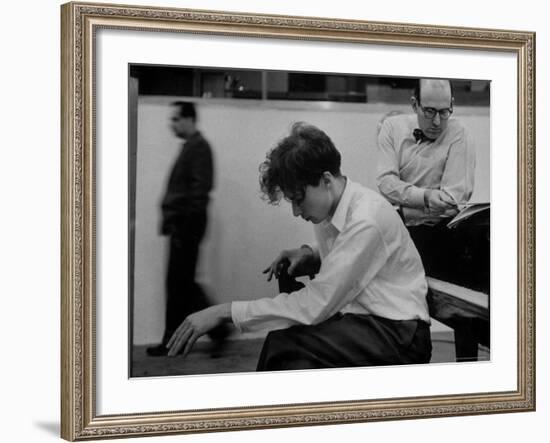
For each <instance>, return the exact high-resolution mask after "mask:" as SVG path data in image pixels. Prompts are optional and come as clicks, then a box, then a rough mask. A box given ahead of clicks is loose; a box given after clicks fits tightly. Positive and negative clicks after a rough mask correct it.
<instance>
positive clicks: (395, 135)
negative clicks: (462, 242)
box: [377, 114, 476, 225]
mask: <svg viewBox="0 0 550 443" xmlns="http://www.w3.org/2000/svg"><path fill="white" fill-rule="evenodd" d="M415 128H418V119H417V116H416V114H412V115H397V116H393V117H389V118H387V119H386V120H385V121H384V123H383V124H382V127H381V129H380V133H379V134H378V179H377V183H378V188H379V190H380V192H381V193H382V195H384V196H385V197H386V198H387V199H388V200H389V201H390V202H391V203H393V204H395V205H399V206H401V207H402V209H403V214H404V216H405V222H406V224H407V225H419V224H435V223H437V222H438V221H441V214H431V213H429V212H428V211H427V210H426V209H425V205H424V191H425V190H426V189H432V190H436V192H443V193H445V194H446V196H448V197H451V198H452V199H453V200H454V201H455V202H456V203H457V205H463V204H464V203H466V202H467V201H468V200H469V198H470V197H471V195H472V192H473V189H474V178H475V177H474V176H475V160H476V155H475V148H474V144H473V141H472V139H471V137H470V136H469V134H468V132H467V131H466V129H465V128H464V127H463V126H462V124H461V123H460V122H459V121H458V120H456V119H454V118H452V117H451V119H450V120H449V121H448V123H447V128H446V129H445V131H443V132H442V133H441V134H440V136H439V137H438V138H437V139H436V140H424V141H422V142H419V143H417V142H416V141H415V139H414V136H413V131H414V129H415ZM455 214H456V211H452V213H449V214H443V216H445V215H447V216H450V215H455Z"/></svg>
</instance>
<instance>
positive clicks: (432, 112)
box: [418, 103, 453, 120]
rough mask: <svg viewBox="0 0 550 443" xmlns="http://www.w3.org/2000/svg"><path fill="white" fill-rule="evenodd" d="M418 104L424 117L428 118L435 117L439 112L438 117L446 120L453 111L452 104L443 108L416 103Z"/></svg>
mask: <svg viewBox="0 0 550 443" xmlns="http://www.w3.org/2000/svg"><path fill="white" fill-rule="evenodd" d="M418 106H420V109H421V110H422V113H423V114H424V117H426V118H429V119H430V120H431V119H433V118H435V116H436V115H437V114H439V118H440V119H441V120H447V119H448V118H449V117H450V116H451V114H452V113H453V107H452V106H451V107H450V108H445V109H435V108H425V107H424V106H422V105H421V104H420V103H418Z"/></svg>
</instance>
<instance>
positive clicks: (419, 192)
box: [407, 187, 425, 208]
mask: <svg viewBox="0 0 550 443" xmlns="http://www.w3.org/2000/svg"><path fill="white" fill-rule="evenodd" d="M410 191H411V194H410V203H411V204H410V205H407V206H411V207H413V208H424V206H425V205H424V189H423V188H417V187H412V188H411V190H410Z"/></svg>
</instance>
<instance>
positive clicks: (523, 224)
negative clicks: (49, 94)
mask: <svg viewBox="0 0 550 443" xmlns="http://www.w3.org/2000/svg"><path fill="white" fill-rule="evenodd" d="M61 14H62V40H61V45H62V58H61V72H62V114H61V121H62V127H61V139H62V165H61V169H62V175H61V184H62V195H61V199H62V205H61V206H62V208H61V211H62V212H61V220H62V222H61V223H62V225H61V230H62V245H61V246H62V252H61V262H62V275H61V283H62V284H61V286H62V301H61V315H62V325H61V328H62V334H61V335H62V338H61V349H62V359H61V383H62V392H61V410H62V414H61V417H62V418H61V421H62V423H61V435H62V437H63V438H65V439H67V440H71V441H74V440H85V439H94V438H106V437H121V436H143V435H158V434H173V433H194V432H205V431H222V430H224V431H225V430H238V429H260V428H270V427H281V426H302V425H318V424H336V423H351V422H365V421H379V420H395V419H402V418H424V417H442V416H458V415H472V414H488V413H499V412H517V411H532V410H534V408H535V34H534V33H531V32H520V31H500V30H488V29H472V28H453V27H443V26H430V25H415V24H396V23H375V22H362V21H353V20H332V19H321V18H305V17H287V16H269V15H258V14H245V13H228V12H218V11H194V10H183V9H166V8H154V7H131V6H120V5H119V6H116V5H105V4H86V3H68V4H65V5H63V6H62V8H61ZM105 27H108V28H116V29H131V30H137V29H139V30H147V31H153V32H187V33H207V34H218V35H233V36H256V37H264V38H286V39H308V40H325V41H334V42H350V41H353V42H362V43H377V44H392V45H401V46H403V45H413V46H427V47H434V48H436V47H439V48H460V49H481V50H493V51H507V52H512V53H515V54H517V57H518V164H519V166H518V200H519V201H518V207H519V211H518V389H517V390H516V391H512V392H497V393H488V394H483V395H481V394H473V395H452V396H436V397H419V398H402V399H392V400H389V401H388V400H384V401H381V400H365V401H353V402H333V403H316V404H298V405H281V406H276V407H272V406H269V407H263V406H259V407H251V408H232V409H217V410H201V411H182V412H158V413H153V414H134V415H132V414H128V415H119V416H97V415H96V408H95V395H96V393H95V363H94V361H95V359H94V355H95V349H94V347H95V191H94V189H95V171H94V153H95V151H94V143H95V139H94V130H95V128H94V112H95V105H94V102H95V97H94V81H95V78H94V71H93V69H94V33H95V31H96V30H97V29H98V28H105Z"/></svg>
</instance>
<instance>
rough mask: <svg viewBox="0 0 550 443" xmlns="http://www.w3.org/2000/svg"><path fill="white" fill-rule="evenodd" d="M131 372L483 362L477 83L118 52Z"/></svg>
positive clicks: (487, 228)
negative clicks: (134, 59)
mask: <svg viewBox="0 0 550 443" xmlns="http://www.w3.org/2000/svg"><path fill="white" fill-rule="evenodd" d="M128 97H129V100H128V125H129V128H128V129H129V132H128V140H129V146H128V153H129V158H128V171H129V173H128V190H129V195H128V245H129V254H128V289H129V291H128V292H129V293H128V297H129V306H130V310H129V317H130V319H129V326H130V330H129V332H128V341H129V346H128V349H129V350H130V352H129V356H128V358H129V370H130V374H129V376H130V377H132V378H133V377H136V378H143V377H163V376H177V375H178V376H179V375H201V374H221V373H249V372H256V371H295V370H302V369H307V370H325V369H330V368H352V367H370V366H393V365H422V364H453V365H460V364H472V363H479V364H485V363H486V362H490V361H491V337H490V322H491V309H490V298H491V290H490V289H491V287H490V286H491V285H490V283H491V277H492V276H491V273H490V267H491V266H490V264H491V257H490V249H491V244H490V241H491V223H490V210H491V208H490V205H491V189H490V188H491V138H490V133H491V131H490V128H491V119H490V116H491V81H490V80H488V79H471V78H470V79H464V78H441V77H437V76H433V77H430V76H425V77H422V78H419V77H404V76H394V77H390V76H379V75H376V74H368V73H366V74H362V75H358V74H343V73H337V72H301V71H283V70H257V69H238V68H232V67H205V66H172V65H170V66H168V65H147V64H130V65H129V66H128Z"/></svg>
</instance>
